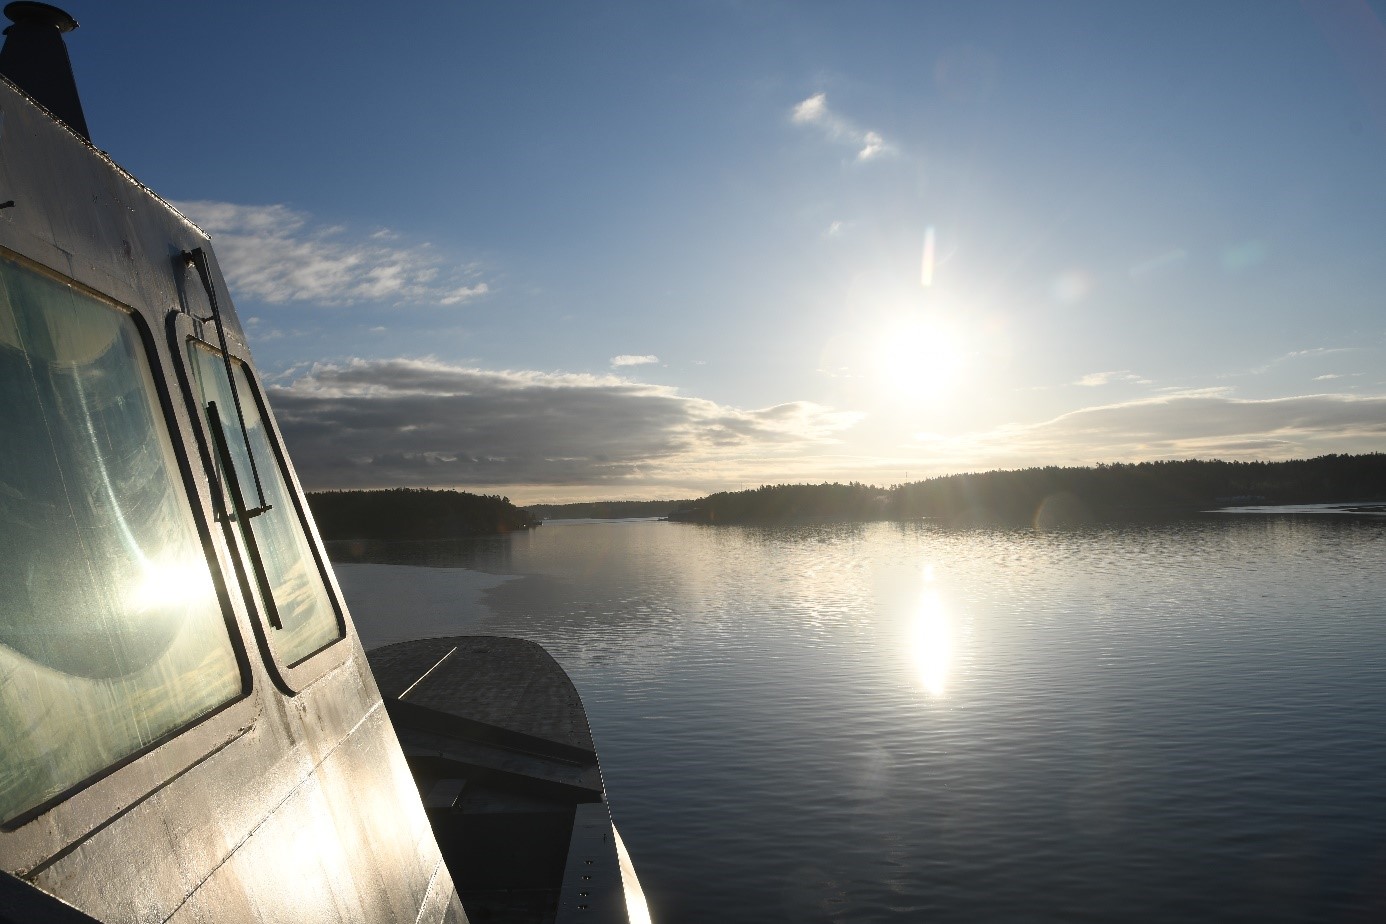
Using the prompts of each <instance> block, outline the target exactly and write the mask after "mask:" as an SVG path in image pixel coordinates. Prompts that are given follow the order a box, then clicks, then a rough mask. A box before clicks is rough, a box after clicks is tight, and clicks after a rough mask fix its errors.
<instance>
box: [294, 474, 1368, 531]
mask: <svg viewBox="0 0 1386 924" xmlns="http://www.w3.org/2000/svg"><path fill="white" fill-rule="evenodd" d="M308 503H309V505H310V507H311V508H312V510H313V516H314V519H315V520H316V521H317V524H318V529H319V530H320V531H321V533H322V536H323V538H324V539H327V540H334V539H363V540H372V539H374V540H401V539H459V538H465V537H468V536H483V535H495V534H498V533H507V532H512V531H514V530H517V529H528V528H530V527H532V526H537V525H538V524H539V523H540V522H541V521H542V519H568V518H593V519H613V518H621V517H650V516H663V517H668V519H670V520H673V521H676V522H683V523H708V524H734V523H753V524H784V523H818V522H853V521H855V522H867V521H873V520H917V519H932V520H936V521H939V522H943V523H948V524H952V525H977V524H982V525H985V524H1024V523H1033V524H1037V525H1059V524H1065V523H1084V522H1094V521H1110V520H1122V519H1138V518H1148V517H1158V516H1170V515H1179V514H1186V513H1193V512H1196V511H1200V510H1210V509H1215V508H1218V507H1228V506H1236V505H1255V504H1266V505H1276V504H1331V503H1364V504H1370V503H1383V504H1386V453H1369V454H1366V455H1329V456H1320V457H1318V458H1314V459H1301V460H1294V461H1288V462H1223V461H1218V460H1208V461H1205V460H1193V459H1189V460H1183V461H1171V462H1139V463H1114V464H1111V465H1097V466H1094V467H1071V468H1061V467H1057V466H1047V467H1044V468H1027V469H1017V470H1010V471H990V472H970V473H966V474H959V475H943V476H940V477H937V478H929V479H927V480H924V481H916V482H912V483H910V484H902V485H893V486H890V487H884V488H883V487H877V486H875V485H868V484H861V483H858V482H851V483H848V484H840V483H831V484H829V483H823V484H777V485H762V486H760V487H758V488H754V489H751V490H747V491H724V492H720V493H717V494H710V495H708V496H706V497H701V498H698V499H697V500H691V501H673V500H670V501H599V502H589V503H580V504H536V505H534V506H532V507H528V508H525V507H517V506H515V505H514V504H513V503H511V501H510V499H509V498H508V497H501V496H499V495H478V494H470V493H467V492H465V491H437V490H426V489H418V488H392V489H388V490H378V491H324V492H315V493H311V494H309V495H308Z"/></svg>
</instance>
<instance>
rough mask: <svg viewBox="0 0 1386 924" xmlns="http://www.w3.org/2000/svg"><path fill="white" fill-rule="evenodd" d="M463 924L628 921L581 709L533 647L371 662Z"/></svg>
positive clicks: (405, 652)
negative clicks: (465, 919) (458, 902)
mask: <svg viewBox="0 0 1386 924" xmlns="http://www.w3.org/2000/svg"><path fill="white" fill-rule="evenodd" d="M367 656H368V658H369V659H370V663H371V668H372V671H373V672H374V674H375V677H376V682H377V684H378V685H379V687H380V691H381V694H382V696H383V697H384V700H385V706H386V709H387V710H388V711H389V714H390V717H391V719H392V721H393V722H394V725H395V731H396V733H397V734H398V736H399V739H400V744H401V745H402V747H403V748H404V753H405V756H406V757H407V759H408V761H409V764H410V767H411V768H412V769H413V771H414V778H415V781H416V782H417V783H418V785H419V793H420V795H421V796H422V797H423V800H424V805H425V807H426V809H427V811H428V815H429V819H430V821H431V822H432V824H433V831H434V835H435V837H436V838H437V840H438V845H439V847H440V848H441V850H442V852H443V856H444V859H445V860H446V861H447V864H448V868H449V870H450V871H451V873H452V877H453V880H454V882H455V883H456V885H457V889H458V892H459V894H460V896H461V898H462V903H463V906H464V907H465V909H466V911H467V915H468V917H469V918H470V919H471V920H472V921H476V922H485V921H516V922H563V921H568V920H574V921H625V920H626V911H625V900H624V894H623V890H622V882H621V875H620V868H619V864H618V859H617V854H616V848H615V842H614V835H613V833H612V828H611V823H610V816H609V815H608V813H607V807H606V803H605V795H604V792H603V790H602V781H601V773H600V769H599V767H598V764H597V755H596V750H595V748H594V747H593V744H592V736H591V732H590V731H589V729H588V726H587V716H586V713H585V711H584V710H583V706H582V700H581V698H580V697H579V696H578V693H577V689H576V688H575V687H574V686H573V683H572V681H571V680H570V679H569V678H568V675H567V674H566V673H564V671H563V669H562V668H561V667H560V666H559V665H558V663H557V662H555V661H554V660H553V658H552V657H550V655H549V654H548V652H546V651H544V649H543V648H542V647H540V646H539V645H537V644H535V643H534V642H529V641H525V640H523V639H513V638H500V637H495V636H451V637H446V638H434V639H421V640H418V641H412V642H399V643H396V644H393V645H387V646H384V647H382V648H377V649H375V650H373V651H371V652H368V654H367Z"/></svg>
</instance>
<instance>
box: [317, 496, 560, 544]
mask: <svg viewBox="0 0 1386 924" xmlns="http://www.w3.org/2000/svg"><path fill="white" fill-rule="evenodd" d="M308 506H309V507H310V508H311V509H312V511H313V519H314V520H315V521H317V524H318V532H319V533H321V534H322V538H323V539H325V540H329V541H330V540H333V539H386V540H391V539H462V538H466V537H467V536H489V535H495V534H497V533H508V532H513V531H515V530H517V529H528V528H529V527H531V526H534V525H536V524H537V522H538V521H537V520H536V519H535V517H534V516H533V515H532V514H531V513H530V512H529V511H527V510H525V509H524V508H522V507H516V506H515V505H514V504H512V503H511V502H510V498H508V497H501V496H499V495H493V494H469V493H467V492H466V491H434V490H428V489H424V488H390V489H387V490H380V491H317V492H313V493H310V494H309V495H308Z"/></svg>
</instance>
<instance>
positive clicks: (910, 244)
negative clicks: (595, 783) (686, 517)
mask: <svg viewBox="0 0 1386 924" xmlns="http://www.w3.org/2000/svg"><path fill="white" fill-rule="evenodd" d="M67 8H68V10H69V12H71V13H73V15H75V16H76V17H77V19H78V20H79V21H80V22H81V23H82V27H81V28H80V29H79V30H77V31H76V32H74V33H72V34H71V35H69V36H68V37H67V38H68V47H69V50H70V53H71V56H72V60H73V65H74V70H75V72H76V76H77V80H78V85H79V88H80V90H81V92H82V96H83V102H84V105H85V108H86V115H87V120H88V123H89V125H90V127H91V131H92V136H93V139H94V140H95V142H96V144H97V146H98V147H101V148H102V149H103V150H106V151H108V152H110V154H111V155H112V156H113V157H114V158H115V160H116V161H117V162H118V163H120V164H121V165H122V166H124V167H126V168H127V169H129V170H130V171H131V172H132V173H133V174H134V175H135V176H136V177H138V178H139V179H140V180H142V181H143V182H145V183H147V184H148V185H150V186H151V187H152V188H153V189H154V190H155V191H157V192H158V193H160V194H161V195H163V196H164V197H166V198H168V199H170V200H171V201H173V202H174V203H175V204H177V205H178V206H179V207H180V208H181V209H182V210H183V211H184V212H185V213H186V214H187V215H188V216H189V217H190V218H192V219H193V220H194V221H196V222H198V223H199V224H200V225H201V226H202V227H203V228H205V229H206V230H207V231H208V232H209V233H210V234H211V235H212V239H213V245H214V247H215V250H216V252H217V255H218V258H219V260H220V262H221V265H222V267H223V269H224V271H225V273H226V275H227V278H228V281H229V283H230V286H231V292H232V296H233V298H234V300H235V302H236V305H237V309H238V312H239V314H240V316H241V318H242V321H243V322H244V324H245V327H246V330H247V336H248V338H249V341H250V345H251V349H252V351H253V352H254V354H255V357H256V360H257V362H258V364H259V365H260V367H261V370H262V372H263V374H264V376H265V378H266V381H267V383H268V384H269V386H270V400H271V403H272V405H273V406H274V408H275V412H276V415H277V416H278V418H279V421H280V424H281V427H282V429H283V430H284V433H285V438H286V440H287V442H288V444H289V449H290V451H291V453H292V455H293V456H294V459H295V462H296V465H297V467H298V470H299V475H300V477H301V479H302V480H303V482H304V484H305V486H306V487H308V488H310V489H318V488H358V487H394V486H428V487H458V488H461V489H464V490H471V491H479V492H483V493H505V494H508V495H509V496H511V497H512V498H514V499H515V500H516V501H517V502H520V503H539V502H562V501H574V500H586V499H595V498H604V499H622V498H631V499H644V498H664V497H688V496H696V495H700V494H705V493H708V492H711V491H717V490H726V489H733V490H734V489H736V488H738V487H741V486H743V485H744V486H754V485H757V484H761V483H777V482H794V481H813V482H818V481H825V480H827V481H834V480H836V481H848V480H859V481H864V482H871V483H875V484H892V483H898V482H902V481H905V480H919V479H922V478H925V477H928V476H931V475H937V474H944V473H948V472H956V471H975V470H982V469H990V468H999V467H1004V468H1012V467H1025V466H1031V465H1050V464H1053V465H1078V464H1093V463H1097V462H1115V461H1140V460H1148V459H1170V458H1223V459H1283V458H1300V457H1306V456H1313V455H1320V454H1324V453H1330V452H1365V451H1380V450H1382V449H1386V364H1384V363H1383V347H1386V311H1383V310H1382V309H1383V307H1384V306H1383V299H1386V258H1383V256H1382V242H1383V241H1386V182H1383V177H1384V176H1386V168H1384V167H1383V165H1386V28H1383V25H1382V12H1383V9H1382V7H1381V6H1380V5H1377V6H1375V7H1373V6H1370V5H1367V4H1365V3H1362V2H1355V0H1344V2H1323V3H1315V4H1305V5H1301V4H1300V3H1297V2H1275V0H1267V2H1259V0H1258V2H1250V0H1247V2H1234V3H1223V4H1206V3H1201V2H1200V3H1182V2H1167V0H1160V2H1145V3H1123V4H1110V3H1103V2H1096V0H1093V2H1082V3H1064V2H1056V3H1044V4H1035V3H1030V2H1022V0H1015V2H985V0H983V2H976V3H968V4H958V3H943V2H936V3H915V2H903V0H902V2H894V3H891V2H881V3H870V4H863V3H853V4H846V3H790V2H774V0H767V2H757V3H746V2H738V0H712V2H705V3H697V4H687V3H684V4H672V3H646V2H616V3H603V2H593V3H585V4H567V3H551V4H499V3H497V4H480V3H470V4H451V3H429V4H421V5H419V6H417V7H413V8H400V10H398V11H394V12H389V13H386V12H382V8H381V6H380V5H379V4H365V3H351V2H347V3H338V4H309V3H302V2H295V0H287V2H284V3H280V4H276V5H274V6H273V7H272V8H270V7H268V6H266V7H263V8H257V10H258V11H257V12H255V13H254V14H252V13H251V12H249V9H248V8H246V7H242V6H233V5H229V4H228V5H225V6H219V5H204V6H199V7H196V8H190V7H187V6H176V7H175V6H173V5H171V4H161V3H153V2H128V3H121V4H109V5H108V4H96V3H91V2H80V3H79V2H77V0H72V2H70V3H69V4H68V6H67Z"/></svg>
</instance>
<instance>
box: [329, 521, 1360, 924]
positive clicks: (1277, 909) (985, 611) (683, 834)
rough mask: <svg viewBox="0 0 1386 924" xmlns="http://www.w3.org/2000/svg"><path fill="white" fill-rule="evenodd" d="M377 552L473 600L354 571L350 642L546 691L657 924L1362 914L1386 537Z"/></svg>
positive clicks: (575, 541) (1317, 524) (602, 539)
mask: <svg viewBox="0 0 1386 924" xmlns="http://www.w3.org/2000/svg"><path fill="white" fill-rule="evenodd" d="M368 554H373V555H374V556H375V557H376V558H377V559H378V560H394V561H397V562H399V561H411V560H413V561H426V562H427V563H428V564H430V565H432V566H433V567H434V568H435V569H436V568H437V567H439V566H446V565H449V564H454V565H461V566H463V567H465V568H468V569H472V570H473V571H480V572H485V573H486V574H485V575H482V576H479V577H478V576H477V575H475V574H472V573H471V572H469V571H459V570H445V571H437V570H434V571H431V572H428V575H429V576H430V578H431V579H430V580H420V579H418V578H419V577H421V576H423V575H424V574H425V572H423V571H420V570H419V569H418V568H400V567H383V566H379V565H347V566H345V567H344V568H343V569H342V570H341V571H340V572H339V573H340V574H341V575H342V582H343V586H344V588H345V589H346V593H347V597H348V601H349V602H353V610H354V613H355V615H356V618H357V621H358V624H359V625H361V626H362V627H363V628H362V632H363V636H364V637H366V638H367V640H368V642H369V640H370V638H371V637H372V635H371V634H372V633H377V634H379V633H384V635H382V636H381V637H384V636H389V637H392V638H394V637H400V636H401V635H402V634H407V632H408V627H409V626H410V625H411V624H412V623H411V620H417V622H418V625H419V626H420V627H421V633H422V634H438V633H439V632H440V631H445V629H440V626H441V627H446V626H448V625H455V626H456V630H457V631H474V632H486V633H495V634H504V635H518V636H524V637H528V638H533V639H536V640H537V641H540V642H541V643H543V644H544V645H545V646H547V647H548V648H549V650H550V651H552V652H553V654H554V655H555V656H556V657H557V658H558V660H559V661H560V662H561V663H562V664H563V665H564V666H565V667H566V668H567V669H568V671H569V673H570V674H571V675H572V676H573V678H574V680H575V681H576V682H577V685H578V687H579V689H580V690H581V691H582V693H583V697H584V700H585V702H586V704H587V708H588V712H589V717H590V720H591V724H592V726H593V731H594V733H595V735H596V740H597V742H598V745H599V748H600V750H601V756H602V761H603V770H604V774H605V779H606V783H607V789H608V794H609V796H610V799H611V802H612V806H613V812H614V815H615V819H616V822H617V824H618V826H619V827H620V829H621V832H622V835H623V837H624V838H625V841H626V844H627V846H628V847H629V848H630V851H631V853H632V855H633V857H634V858H635V860H636V864H637V867H638V869H639V870H640V874H641V879H642V883H643V885H644V887H645V891H646V894H647V895H648V897H649V899H650V903H651V907H652V909H653V911H654V913H655V918H656V920H657V921H660V922H664V924H674V922H694V921H707V920H727V921H852V922H858V921H865V922H870V921H923V920H931V921H959V922H961V921H979V920H1004V921H1012V920H1014V921H1079V920H1091V921H1110V920H1128V921H1129V920H1147V921H1165V920H1172V919H1176V918H1196V919H1202V920H1225V921H1234V920H1247V921H1250V920H1256V921H1321V920H1363V921H1367V920H1381V919H1386V735H1384V734H1383V729H1386V603H1384V602H1383V600H1384V599H1386V594H1383V591H1386V568H1384V567H1383V564H1386V521H1382V520H1379V519H1378V520H1364V519H1355V518H1345V517H1328V516H1319V517H1313V516H1297V517H1291V516H1235V517H1232V516H1229V517H1206V518H1203V519H1197V520H1189V521H1183V522H1177V523H1169V524H1161V525H1150V526H1122V527H1110V528H1090V529H1086V530H1074V531H1061V532H1037V531H1033V530H1011V531H1004V530H991V531H987V530H972V531H949V530H945V529H942V528H938V527H933V526H929V525H924V524H909V525H899V524H872V525H865V526H818V527H800V528H790V529H785V528H775V529H757V528H742V527H700V526H692V525H683V524H671V523H658V522H616V523H585V524H562V523H550V524H546V525H545V526H544V527H543V528H541V529H538V530H535V531H533V532H530V533H523V534H515V535H512V536H509V537H504V538H496V539H487V540H478V541H475V542H463V543H451V544H442V545H437V544H435V545H431V546H426V547H425V546H400V547H396V548H394V549H391V550H381V549H375V550H368ZM382 556H383V558H382ZM410 575H414V576H415V577H414V578H413V579H411V578H410V577H409V576H410ZM507 575H508V576H518V577H515V578H514V579H509V580H506V579H502V578H501V577H498V576H507ZM453 582H455V584H454V583H453ZM478 582H480V583H478ZM367 587H371V588H374V590H373V591H372V593H374V595H375V596H374V597H373V598H372V600H371V601H369V602H367V601H366V597H367V594H366V592H365V588H367ZM454 587H455V590H454V589H452V588H454ZM459 594H460V595H461V596H460V597H459V596H458V595H459ZM387 601H388V602H387ZM454 607H455V612H453V608H454ZM450 613H452V615H449V614H450ZM450 620H451V622H450ZM382 627H383V628H382Z"/></svg>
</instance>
